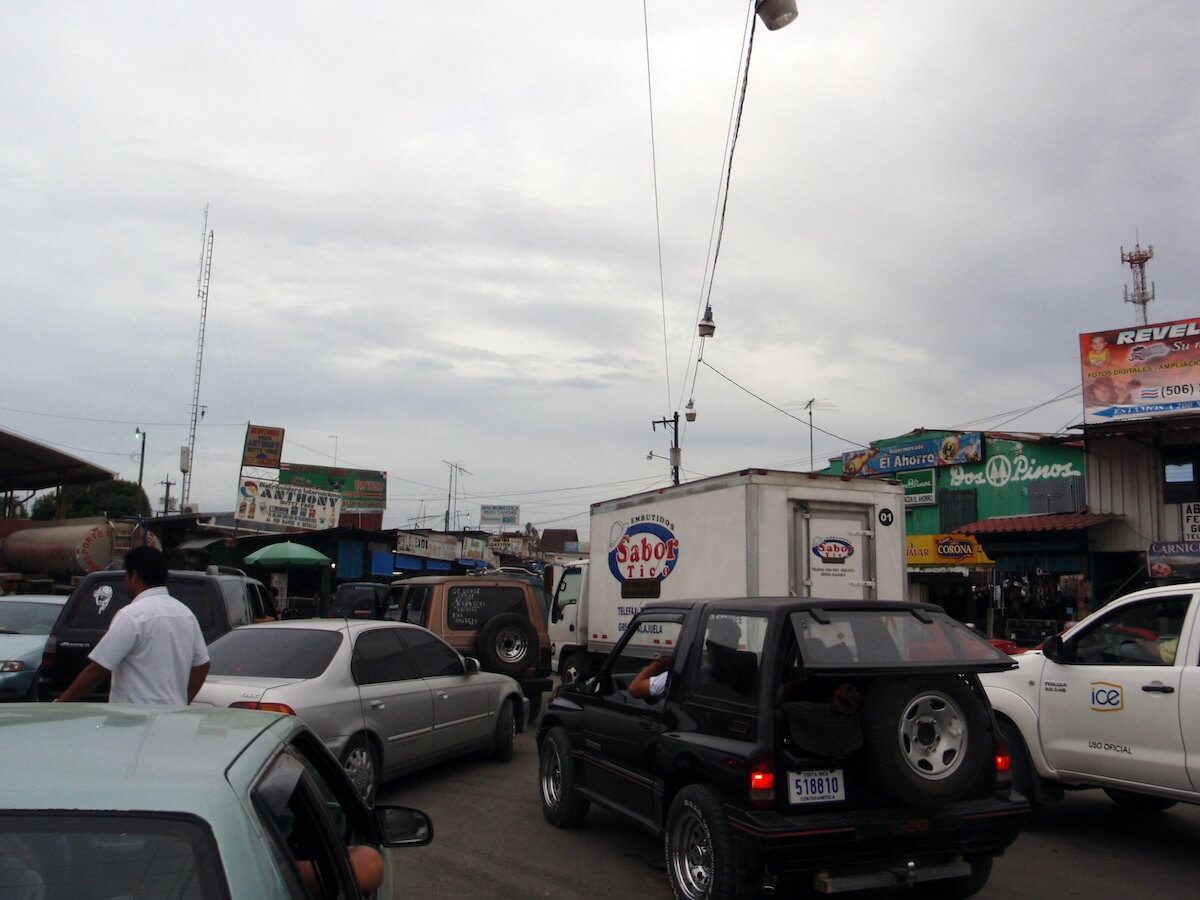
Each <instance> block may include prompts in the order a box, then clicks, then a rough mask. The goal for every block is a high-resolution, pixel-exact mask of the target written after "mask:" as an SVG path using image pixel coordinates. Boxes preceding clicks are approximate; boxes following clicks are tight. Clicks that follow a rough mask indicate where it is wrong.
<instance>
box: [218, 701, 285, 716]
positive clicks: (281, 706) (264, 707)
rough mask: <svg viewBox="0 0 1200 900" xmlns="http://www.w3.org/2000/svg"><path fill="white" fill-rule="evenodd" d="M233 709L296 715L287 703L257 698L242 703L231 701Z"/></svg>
mask: <svg viewBox="0 0 1200 900" xmlns="http://www.w3.org/2000/svg"><path fill="white" fill-rule="evenodd" d="M229 706H230V708H232V709H257V710H261V711H262V712H276V713H283V714H284V715H285V716H294V715H295V714H296V711H295V710H294V709H292V708H291V707H290V706H288V705H287V704H286V703H260V702H258V701H257V700H247V701H243V702H241V703H230V704H229Z"/></svg>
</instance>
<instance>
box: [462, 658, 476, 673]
mask: <svg viewBox="0 0 1200 900" xmlns="http://www.w3.org/2000/svg"><path fill="white" fill-rule="evenodd" d="M463 671H465V672H466V674H468V675H475V674H477V673H478V672H479V660H477V659H476V658H475V657H473V656H464V657H463Z"/></svg>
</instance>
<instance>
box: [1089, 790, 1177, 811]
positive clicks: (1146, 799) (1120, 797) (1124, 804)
mask: <svg viewBox="0 0 1200 900" xmlns="http://www.w3.org/2000/svg"><path fill="white" fill-rule="evenodd" d="M1104 793H1106V794H1108V799H1109V800H1111V801H1112V802H1113V803H1115V804H1117V806H1119V807H1121V809H1123V810H1126V811H1127V812H1131V813H1143V814H1145V813H1158V812H1162V811H1163V810H1167V809H1170V808H1171V807H1172V806H1174V805H1175V804H1176V803H1177V802H1178V801H1176V800H1169V799H1167V798H1166V797H1151V796H1149V795H1147V794H1134V793H1132V792H1130V791H1122V790H1119V789H1117V788H1105V789H1104Z"/></svg>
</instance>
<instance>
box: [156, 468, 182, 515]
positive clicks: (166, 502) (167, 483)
mask: <svg viewBox="0 0 1200 900" xmlns="http://www.w3.org/2000/svg"><path fill="white" fill-rule="evenodd" d="M159 484H161V485H163V486H164V487H165V488H166V490H164V491H163V515H164V516H165V515H166V514H167V513H168V512H169V511H170V509H171V485H173V484H178V482H175V481H172V480H171V476H170V475H167V476H166V477H165V478H164V479H163V480H162V481H160V482H159Z"/></svg>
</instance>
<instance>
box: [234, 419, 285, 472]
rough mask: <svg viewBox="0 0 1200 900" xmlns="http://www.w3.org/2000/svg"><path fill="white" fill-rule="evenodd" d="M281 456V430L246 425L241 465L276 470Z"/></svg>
mask: <svg viewBox="0 0 1200 900" xmlns="http://www.w3.org/2000/svg"><path fill="white" fill-rule="evenodd" d="M282 455H283V429H282V428H272V427H271V426H269V425H247V426H246V442H245V444H243V445H242V465H243V466H259V467H261V468H264V469H278V468H279V458H280V456H282Z"/></svg>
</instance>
